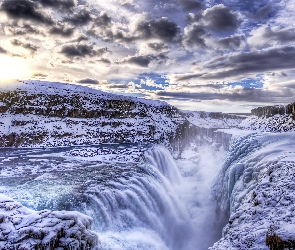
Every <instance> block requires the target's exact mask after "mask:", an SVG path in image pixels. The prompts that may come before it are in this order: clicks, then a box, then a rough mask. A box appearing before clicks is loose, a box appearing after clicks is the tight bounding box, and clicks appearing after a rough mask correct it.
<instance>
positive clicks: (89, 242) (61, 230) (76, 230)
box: [0, 194, 101, 250]
mask: <svg viewBox="0 0 295 250" xmlns="http://www.w3.org/2000/svg"><path fill="white" fill-rule="evenodd" d="M91 227H92V219H91V218H90V217H88V216H86V215H83V214H81V213H79V212H72V211H71V212H67V211H60V212H55V211H50V210H43V211H39V212H36V211H33V210H31V209H28V208H26V207H24V206H22V205H21V204H20V203H18V202H15V201H14V200H13V199H11V198H8V197H7V196H5V195H3V194H0V231H1V235H0V248H1V249H3V250H4V249H72V250H79V249H85V250H86V249H88V250H98V249H101V248H100V242H99V239H98V236H97V235H96V233H94V232H93V231H91V230H90V229H91Z"/></svg>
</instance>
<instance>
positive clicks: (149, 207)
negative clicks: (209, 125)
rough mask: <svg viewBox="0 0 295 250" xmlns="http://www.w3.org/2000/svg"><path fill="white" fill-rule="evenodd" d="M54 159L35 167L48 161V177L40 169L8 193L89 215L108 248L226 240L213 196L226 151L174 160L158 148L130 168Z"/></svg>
mask: <svg viewBox="0 0 295 250" xmlns="http://www.w3.org/2000/svg"><path fill="white" fill-rule="evenodd" d="M85 150H87V149H85ZM50 155H51V154H47V155H46V156H45V155H44V156H42V155H41V156H40V157H39V161H35V162H34V164H35V166H39V165H38V164H40V162H41V163H42V160H44V162H45V163H46V164H45V163H44V164H45V165H46V167H48V168H49V169H47V170H46V171H45V173H44V172H42V171H41V170H40V169H37V170H36V171H35V170H34V171H35V172H34V173H33V174H34V175H33V174H32V177H30V174H28V176H29V177H28V179H25V180H24V181H20V183H19V184H16V185H14V184H13V185H11V184H9V185H8V184H7V183H5V182H3V183H2V187H1V188H2V192H4V193H6V194H7V195H8V196H11V197H13V198H14V199H16V200H19V201H21V202H22V203H23V204H24V205H26V206H29V207H31V208H34V209H39V210H40V209H43V208H51V209H55V210H56V209H70V210H79V211H81V212H83V213H85V214H87V215H90V216H91V217H93V218H94V225H95V228H94V229H95V231H97V232H98V235H99V237H100V239H101V243H102V248H103V249H111V250H115V249H122V250H123V249H124V250H125V249H128V250H129V249H130V250H131V249H157V250H158V249H159V250H162V249H163V250H165V249H167V250H168V249H169V250H192V249H196V250H203V249H207V248H208V247H209V246H211V245H212V244H213V242H215V241H216V240H218V237H219V236H220V232H219V229H216V228H215V226H214V221H215V213H214V208H215V207H214V206H215V204H214V203H213V202H212V201H210V199H209V193H210V188H211V182H212V180H213V178H214V176H215V174H216V173H217V172H218V169H219V168H220V166H221V164H222V161H223V155H224V154H223V153H222V152H213V151H212V149H210V148H195V147H193V146H192V147H191V148H190V149H187V150H186V151H184V152H183V154H182V156H181V158H180V159H178V160H177V161H176V162H175V160H174V159H173V157H172V156H171V154H170V152H169V151H168V150H167V149H166V148H164V147H162V146H154V147H152V148H149V149H148V150H147V151H145V153H144V157H145V159H146V162H142V163H138V164H131V163H130V164H129V163H128V164H125V165H124V164H107V165H106V164H97V163H95V162H94V163H93V162H92V163H91V164H92V165H90V163H87V164H88V165H87V164H86V165H85V163H83V162H82V161H79V162H75V161H74V160H71V161H72V162H70V163H69V162H68V160H69V159H68V158H67V159H66V160H64V159H61V158H52V159H51V158H50V157H52V156H50ZM52 155H54V154H52ZM42 157H43V158H44V159H43V158H42ZM16 158H17V157H16ZM30 160H31V159H30ZM30 160H29V161H30ZM29 164H32V161H30V163H29ZM58 166H61V167H60V169H59V168H58ZM23 168H24V169H28V165H25V166H24V167H23ZM16 169H17V171H18V172H21V173H24V172H25V170H24V171H20V167H17V168H16ZM32 169H33V168H32ZM34 169H35V168H34ZM36 175H37V176H36Z"/></svg>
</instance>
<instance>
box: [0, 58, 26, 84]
mask: <svg viewBox="0 0 295 250" xmlns="http://www.w3.org/2000/svg"><path fill="white" fill-rule="evenodd" d="M30 73H31V72H30V70H29V67H28V66H27V65H26V62H25V59H23V58H15V57H8V56H2V57H0V84H1V83H10V82H15V81H16V80H18V79H23V78H26V77H29V75H30Z"/></svg>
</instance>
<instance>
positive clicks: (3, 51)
mask: <svg viewBox="0 0 295 250" xmlns="http://www.w3.org/2000/svg"><path fill="white" fill-rule="evenodd" d="M6 53H7V50H5V49H3V48H2V47H1V46H0V54H6Z"/></svg>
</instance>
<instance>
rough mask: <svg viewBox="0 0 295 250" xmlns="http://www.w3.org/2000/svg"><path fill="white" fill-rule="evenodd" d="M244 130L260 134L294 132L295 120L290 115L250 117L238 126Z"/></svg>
mask: <svg viewBox="0 0 295 250" xmlns="http://www.w3.org/2000/svg"><path fill="white" fill-rule="evenodd" d="M238 127H239V128H241V129H245V130H257V131H261V132H284V131H295V120H294V116H293V115H292V114H284V115H279V114H277V115H274V116H270V117H266V116H260V117H258V116H254V115H253V116H250V117H248V118H247V119H245V120H244V121H242V122H241V124H239V126H238Z"/></svg>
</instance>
